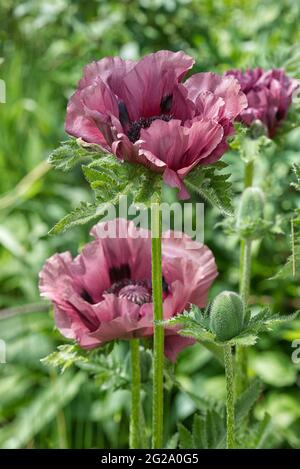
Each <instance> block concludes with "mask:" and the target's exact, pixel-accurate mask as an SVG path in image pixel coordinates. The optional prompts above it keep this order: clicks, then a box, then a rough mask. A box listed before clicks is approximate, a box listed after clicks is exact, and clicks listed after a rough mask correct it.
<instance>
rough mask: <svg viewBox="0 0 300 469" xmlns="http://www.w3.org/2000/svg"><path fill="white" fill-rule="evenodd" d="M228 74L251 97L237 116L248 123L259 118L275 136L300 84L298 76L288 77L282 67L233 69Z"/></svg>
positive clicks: (270, 133)
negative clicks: (295, 78)
mask: <svg viewBox="0 0 300 469" xmlns="http://www.w3.org/2000/svg"><path fill="white" fill-rule="evenodd" d="M225 76H233V77H235V78H236V79H237V80H238V81H239V83H240V85H241V88H242V90H243V92H244V93H245V94H246V96H247V99H248V107H247V109H244V110H243V111H242V112H241V113H240V115H239V117H238V119H239V120H241V121H242V122H244V123H245V124H246V125H251V124H252V122H253V121H255V120H260V121H261V122H262V123H263V124H264V125H265V126H266V129H267V132H268V135H269V137H271V138H272V137H273V136H274V135H275V133H276V130H277V128H278V127H279V126H280V124H281V123H282V121H283V120H284V119H285V117H286V115H287V112H288V109H289V106H290V104H291V102H292V98H293V94H294V92H295V91H296V89H297V88H298V87H299V84H298V82H297V80H293V79H292V78H289V77H288V76H287V75H286V74H285V73H284V70H282V69H273V70H269V71H264V70H263V69H262V68H254V69H248V70H246V71H245V72H243V71H241V70H230V71H228V72H226V74H225Z"/></svg>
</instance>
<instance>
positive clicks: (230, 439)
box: [224, 345, 235, 449]
mask: <svg viewBox="0 0 300 469" xmlns="http://www.w3.org/2000/svg"><path fill="white" fill-rule="evenodd" d="M224 364H225V376H226V424H227V425H226V428H227V436H226V446H227V448H228V449H232V448H234V447H235V415H234V400H235V399H234V372H233V356H232V348H231V346H230V345H225V346H224Z"/></svg>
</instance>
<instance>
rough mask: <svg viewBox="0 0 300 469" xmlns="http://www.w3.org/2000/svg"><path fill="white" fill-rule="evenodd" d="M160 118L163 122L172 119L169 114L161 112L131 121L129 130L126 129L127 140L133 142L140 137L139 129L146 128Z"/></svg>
mask: <svg viewBox="0 0 300 469" xmlns="http://www.w3.org/2000/svg"><path fill="white" fill-rule="evenodd" d="M158 119H159V120H162V121H165V122H169V120H171V119H172V116H171V115H170V114H161V115H160V116H153V117H141V118H140V119H138V120H137V121H134V122H132V123H131V125H130V127H129V130H128V131H127V136H128V138H129V140H130V141H131V142H132V143H134V142H136V141H137V140H139V138H140V134H141V129H148V127H150V125H151V124H152V122H154V121H156V120H158Z"/></svg>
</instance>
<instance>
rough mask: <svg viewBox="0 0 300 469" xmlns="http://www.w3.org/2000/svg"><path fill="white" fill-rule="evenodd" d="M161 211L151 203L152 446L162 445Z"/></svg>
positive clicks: (159, 446) (157, 205)
mask: <svg viewBox="0 0 300 469" xmlns="http://www.w3.org/2000/svg"><path fill="white" fill-rule="evenodd" d="M161 229H162V228H161V211H160V206H159V204H158V203H152V205H151V237H152V296H153V310H154V314H153V316H154V321H155V322H154V345H153V349H154V350H153V408H152V447H153V448H155V449H156V448H162V447H163V375H164V328H163V326H162V325H161V324H158V323H157V321H162V319H163V292H162V257H161Z"/></svg>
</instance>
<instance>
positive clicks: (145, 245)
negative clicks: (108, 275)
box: [91, 218, 151, 280]
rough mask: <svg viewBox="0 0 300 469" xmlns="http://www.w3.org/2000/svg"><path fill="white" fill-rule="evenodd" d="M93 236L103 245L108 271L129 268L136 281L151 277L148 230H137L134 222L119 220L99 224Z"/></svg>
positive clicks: (92, 232) (94, 228)
mask: <svg viewBox="0 0 300 469" xmlns="http://www.w3.org/2000/svg"><path fill="white" fill-rule="evenodd" d="M91 235H92V236H94V237H95V238H96V239H97V240H98V242H99V243H100V244H101V249H102V251H103V255H104V257H105V260H106V264H105V265H106V268H107V269H108V271H109V270H110V269H112V268H117V267H121V266H128V267H129V269H130V274H131V276H132V278H134V279H135V280H143V279H145V278H150V277H151V239H150V236H149V232H148V231H147V230H142V229H137V228H136V227H135V225H134V223H133V222H128V221H127V220H125V219H122V218H118V219H116V220H111V221H107V222H104V223H102V222H100V223H98V224H97V225H95V226H94V227H93V228H92V230H91ZM141 259H144V262H142V263H141V261H140V260H141Z"/></svg>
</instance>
